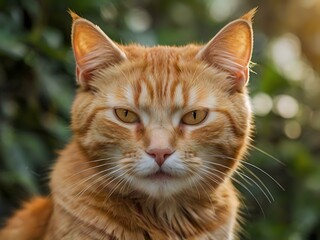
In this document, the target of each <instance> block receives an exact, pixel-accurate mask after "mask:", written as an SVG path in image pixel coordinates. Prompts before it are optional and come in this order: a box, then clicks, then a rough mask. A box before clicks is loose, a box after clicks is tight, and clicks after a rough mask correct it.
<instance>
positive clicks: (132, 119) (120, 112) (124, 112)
mask: <svg viewBox="0 0 320 240" xmlns="http://www.w3.org/2000/svg"><path fill="white" fill-rule="evenodd" d="M114 112H115V114H116V115H117V117H118V118H119V119H120V120H121V121H122V122H125V123H136V122H138V121H139V117H138V115H137V114H136V113H134V112H132V111H130V110H128V109H124V108H117V109H115V110H114Z"/></svg>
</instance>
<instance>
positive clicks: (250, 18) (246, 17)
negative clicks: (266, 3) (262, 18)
mask: <svg viewBox="0 0 320 240" xmlns="http://www.w3.org/2000/svg"><path fill="white" fill-rule="evenodd" d="M257 10H258V7H255V8H253V9H251V10H250V11H249V12H247V13H246V14H245V15H243V16H242V17H241V18H240V19H243V20H247V21H248V22H249V23H250V24H252V21H253V18H254V15H255V14H256V13H257Z"/></svg>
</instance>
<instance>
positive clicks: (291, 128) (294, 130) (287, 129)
mask: <svg viewBox="0 0 320 240" xmlns="http://www.w3.org/2000/svg"><path fill="white" fill-rule="evenodd" d="M284 133H285V134H286V135H287V137H288V138H290V139H297V138H299V137H300V135H301V125H300V124H299V123H298V122H297V121H294V120H291V121H288V122H286V123H285V125H284Z"/></svg>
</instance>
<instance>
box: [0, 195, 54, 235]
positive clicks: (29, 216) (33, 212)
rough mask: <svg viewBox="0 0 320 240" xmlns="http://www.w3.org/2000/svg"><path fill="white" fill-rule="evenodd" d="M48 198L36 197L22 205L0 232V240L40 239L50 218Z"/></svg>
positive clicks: (50, 203) (49, 200)
mask: <svg viewBox="0 0 320 240" xmlns="http://www.w3.org/2000/svg"><path fill="white" fill-rule="evenodd" d="M52 209H53V203H52V201H51V199H50V198H44V197H37V198H34V199H32V200H31V201H29V202H27V203H25V204H24V206H23V208H22V209H21V210H19V211H17V212H16V213H15V214H14V215H13V216H12V217H11V218H10V219H9V220H8V221H7V223H6V225H5V227H4V228H3V229H2V230H1V231H0V240H16V239H20V240H23V239H41V238H42V236H43V235H44V233H45V231H46V227H47V223H48V220H49V218H50V216H51V213H52Z"/></svg>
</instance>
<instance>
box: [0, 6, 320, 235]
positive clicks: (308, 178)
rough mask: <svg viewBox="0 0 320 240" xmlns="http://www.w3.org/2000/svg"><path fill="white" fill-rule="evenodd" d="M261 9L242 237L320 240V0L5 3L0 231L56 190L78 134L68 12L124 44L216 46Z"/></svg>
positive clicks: (1, 17)
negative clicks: (58, 170)
mask: <svg viewBox="0 0 320 240" xmlns="http://www.w3.org/2000/svg"><path fill="white" fill-rule="evenodd" d="M253 7H259V9H258V13H257V15H256V17H255V21H254V32H255V41H254V52H253V59H252V60H253V62H254V63H256V65H255V67H254V68H253V71H254V73H252V74H251V79H250V92H251V97H252V104H253V108H254V112H255V116H256V117H255V122H256V129H255V131H254V136H253V139H254V147H253V148H252V149H251V151H250V156H248V159H247V162H248V164H244V168H243V173H245V174H246V176H248V177H244V176H243V175H242V174H238V176H237V177H236V178H237V179H236V181H235V185H236V186H237V188H238V189H239V191H241V192H242V193H243V195H244V198H243V205H244V207H243V210H242V215H243V216H244V218H245V219H246V220H245V223H244V224H243V233H242V235H241V239H254V240H256V239H259V240H287V239H288V240H316V239H320V78H319V72H320V1H319V0H268V1H263V0H260V1H258V0H228V1H226V0H174V1H173V0H131V1H128V0H127V1H125V0H113V1H112V0H81V1H78V0H69V1H66V0H55V1H53V0H0V26H1V27H0V225H1V224H3V223H4V221H5V219H6V217H8V216H9V215H10V214H11V213H12V211H13V210H14V209H15V208H17V207H18V206H19V205H20V204H21V202H22V201H24V200H26V199H28V198H29V197H30V196H33V195H36V194H47V193H48V192H49V191H48V187H47V181H48V174H49V173H50V167H51V166H52V164H53V163H54V160H55V158H56V156H57V152H56V151H57V150H59V149H62V148H63V146H64V145H65V144H66V143H67V142H68V139H69V138H70V136H71V132H70V130H69V121H70V106H71V103H72V99H73V97H74V94H75V89H76V84H75V74H74V60H73V53H72V50H71V47H70V30H71V28H70V26H71V18H70V17H69V15H68V13H67V9H69V8H70V9H72V10H73V11H75V12H77V13H78V14H79V15H81V16H83V17H85V18H87V19H89V20H91V21H92V22H94V23H96V24H98V25H100V27H101V28H102V29H103V30H104V31H105V32H106V33H107V34H108V35H109V36H110V37H111V38H112V39H114V40H115V41H118V42H120V43H124V44H126V43H131V42H139V43H141V44H145V45H156V44H168V45H182V44H186V43H190V42H197V43H198V42H199V43H200V42H206V41H208V40H209V39H210V38H211V37H213V36H214V35H215V33H217V31H218V30H219V29H220V28H221V27H223V26H224V25H225V24H226V23H227V22H229V21H231V20H234V19H236V18H238V17H240V16H241V15H243V14H244V13H245V12H247V11H249V10H250V9H251V8H253ZM258 178H259V179H260V180H258ZM254 182H255V183H254ZM279 185H281V186H282V187H283V188H284V190H282V187H281V186H279Z"/></svg>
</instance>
